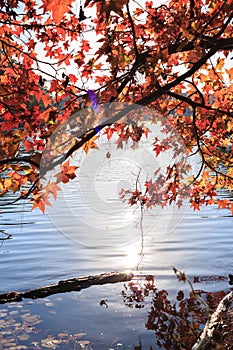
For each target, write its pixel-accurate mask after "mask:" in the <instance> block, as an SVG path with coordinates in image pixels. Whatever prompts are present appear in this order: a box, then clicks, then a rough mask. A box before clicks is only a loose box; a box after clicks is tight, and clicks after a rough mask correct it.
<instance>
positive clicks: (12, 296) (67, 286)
mask: <svg viewBox="0 0 233 350" xmlns="http://www.w3.org/2000/svg"><path fill="white" fill-rule="evenodd" d="M132 278H133V274H132V273H131V272H129V273H127V272H110V273H103V274H101V275H95V276H88V277H79V278H71V279H67V280H64V281H59V282H58V283H54V284H50V285H48V286H45V287H41V288H36V289H32V290H29V291H27V292H19V293H18V292H9V293H4V294H0V304H5V303H9V302H15V301H22V300H23V299H25V298H26V299H37V298H46V297H48V296H49V295H54V294H58V293H66V292H73V291H76V292H79V291H80V290H81V289H85V288H89V287H91V286H96V285H103V284H107V283H118V282H126V281H130V280H131V279H132Z"/></svg>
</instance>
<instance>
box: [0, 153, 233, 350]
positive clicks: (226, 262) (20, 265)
mask: <svg viewBox="0 0 233 350" xmlns="http://www.w3.org/2000/svg"><path fill="white" fill-rule="evenodd" d="M91 157H92V158H91V160H90V163H88V162H87V166H89V170H88V168H87V169H85V164H84V165H83V167H82V171H80V175H79V176H78V177H77V178H76V179H75V180H74V181H72V183H69V184H68V185H67V187H65V188H66V192H64V191H63V192H60V193H59V198H58V200H57V202H56V203H54V204H53V208H48V215H43V214H42V213H40V212H39V210H34V211H32V212H31V205H30V203H17V204H14V205H9V206H7V207H5V208H4V211H2V212H1V213H0V216H1V227H0V229H1V231H0V232H1V238H3V237H6V234H7V233H8V234H11V235H12V236H11V239H8V240H4V241H2V244H1V247H0V276H1V284H0V293H4V292H9V291H26V290H29V289H32V288H36V287H40V286H44V285H48V284H50V283H55V282H58V281H59V280H62V279H66V278H70V277H79V276H88V275H95V274H99V273H104V272H111V271H121V272H122V271H126V270H130V271H133V273H134V275H135V276H134V278H133V282H132V283H131V284H128V283H127V282H126V283H118V284H109V285H104V286H93V287H90V288H88V289H84V290H82V291H80V292H71V293H66V294H57V295H54V296H50V297H48V298H45V299H38V300H25V301H23V302H20V303H12V304H4V305H1V311H0V327H1V334H0V349H9V350H17V349H37V350H39V349H47V348H50V349H62V350H64V349H69V350H72V349H88V350H90V349H97V350H98V349H101V350H107V349H108V350H111V349H114V350H117V349H122V350H123V349H140V347H139V346H141V349H148V350H149V349H160V348H163V346H162V345H161V347H160V346H159V345H158V343H157V338H156V337H157V335H156V332H155V331H154V330H152V329H149V327H146V326H145V325H146V323H147V322H148V313H149V311H150V310H151V307H152V306H151V305H152V297H153V290H150V291H149V292H148V293H144V292H145V289H143V288H144V286H145V283H147V277H146V276H148V275H150V278H152V279H153V280H154V283H155V286H156V288H157V289H158V290H166V291H167V292H168V294H169V298H170V299H171V300H173V301H174V300H176V295H177V292H178V291H179V290H181V289H182V290H183V291H184V293H186V294H187V295H188V293H189V291H190V288H189V286H188V285H187V284H185V283H183V282H179V281H178V280H177V278H176V276H175V275H174V272H173V270H172V268H171V266H172V265H175V267H177V268H179V269H181V270H183V271H185V273H186V274H187V276H189V278H190V280H192V281H193V279H194V277H196V281H197V277H198V282H199V283H197V284H194V288H197V289H200V290H205V291H213V292H217V291H222V290H228V288H229V286H228V283H227V277H228V274H229V273H232V271H233V259H232V247H233V236H232V227H233V218H232V216H231V215H230V212H229V211H227V210H218V209H217V208H216V207H214V206H212V207H206V208H203V210H201V211H200V212H193V211H192V210H190V209H189V208H188V205H185V206H184V207H183V208H182V209H181V210H178V209H176V208H170V209H164V210H162V209H160V208H159V209H155V210H151V211H148V212H147V213H145V214H144V217H143V219H142V220H141V212H140V208H132V207H129V206H128V205H127V204H126V203H122V202H121V200H120V199H119V198H118V195H117V193H118V192H119V190H120V189H121V188H122V187H124V186H125V187H127V186H129V185H132V181H135V176H137V174H136V168H135V171H134V169H133V170H132V168H131V171H130V174H131V175H132V176H129V174H128V173H127V168H128V161H127V159H126V160H124V159H123V160H122V157H121V168H120V170H119V168H118V169H117V168H116V163H115V162H114V161H111V159H110V160H109V159H106V157H105V160H102V163H101V164H102V165H101V167H100V168H99V167H98V164H99V162H100V158H98V159H97V160H96V163H95V160H94V158H93V157H94V156H91ZM131 159H132V157H131ZM88 164H89V165H88ZM90 164H91V166H90ZM90 169H92V170H90ZM93 169H94V170H95V171H93ZM135 174H136V175H135ZM93 184H94V185H93ZM220 195H221V196H223V197H228V196H229V194H228V193H225V192H222V193H220ZM8 199H9V200H10V196H9V198H8ZM1 200H2V201H3V199H1ZM5 200H6V199H5V198H4V201H5ZM152 289H153V288H152ZM142 290H143V291H144V292H143V293H144V294H143V298H141V299H140V298H139V299H140V300H139V299H138V300H136V299H135V298H132V297H131V296H132V293H134V296H135V295H137V296H142V293H141V291H142ZM140 293H141V294H140ZM101 300H104V301H106V304H103V305H101V303H100V302H101ZM150 347H151V348H150ZM164 348H166V347H165V346H164Z"/></svg>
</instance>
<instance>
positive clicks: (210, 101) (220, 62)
mask: <svg viewBox="0 0 233 350" xmlns="http://www.w3.org/2000/svg"><path fill="white" fill-rule="evenodd" d="M232 10H233V2H232V0H219V1H214V0H205V1H204V0H198V1H197V0H178V1H173V0H170V1H167V2H163V1H161V2H159V3H157V2H153V1H146V2H144V1H143V2H137V1H134V0H130V1H128V0H120V1H113V0H107V1H103V0H86V1H85V3H84V4H82V5H80V4H79V3H76V2H75V1H73V0H64V1H58V0H41V1H37V0H3V1H1V5H0V23H1V26H0V58H1V60H0V62H1V63H0V80H1V86H0V109H1V122H0V170H1V178H0V192H1V195H2V196H4V195H5V194H7V193H8V192H13V193H15V194H17V196H16V197H15V198H14V201H17V200H19V199H29V200H32V201H33V208H35V207H39V208H40V209H41V210H42V211H44V209H45V206H46V205H50V202H49V198H50V197H51V196H53V197H54V198H56V196H57V191H58V190H59V189H60V187H59V183H61V182H63V183H67V182H69V180H70V179H72V178H74V177H75V176H76V175H75V171H76V170H77V167H76V166H74V165H70V163H69V157H70V156H72V154H74V153H75V152H76V151H77V150H78V149H80V148H81V147H83V149H84V151H85V152H86V153H87V152H88V151H89V149H90V148H97V144H96V142H95V139H96V138H97V137H98V135H99V134H101V133H102V135H105V136H106V137H107V139H108V140H111V139H112V137H113V135H115V136H117V137H118V141H117V147H124V144H125V143H127V142H129V141H131V142H132V143H133V145H134V146H135V144H137V143H139V142H140V140H141V138H142V137H143V136H145V137H146V136H148V132H149V130H148V128H146V127H145V126H144V125H143V124H140V120H138V122H137V121H136V123H134V124H127V123H125V122H124V123H122V122H121V118H122V116H123V115H124V114H127V113H128V114H129V115H130V112H132V111H133V112H134V113H135V104H136V105H141V106H148V107H149V110H150V111H152V113H155V112H156V113H159V115H160V116H162V118H164V121H165V123H166V125H169V126H170V127H171V130H173V133H176V134H178V135H179V136H180V137H181V139H182V142H183V143H184V145H185V147H186V149H185V151H184V150H182V152H185V154H186V156H187V157H188V156H191V155H192V154H194V153H199V157H200V160H201V166H200V169H199V171H198V173H197V174H194V175H193V176H192V177H191V179H189V181H188V182H187V179H186V180H185V178H184V174H185V172H187V168H184V167H183V165H182V164H179V166H177V164H170V165H169V166H168V167H167V169H166V174H158V173H156V175H155V177H154V178H152V179H148V181H147V183H146V184H145V192H144V193H141V192H140V191H139V190H138V189H137V188H136V189H124V190H122V192H121V196H122V198H123V199H124V200H128V202H129V203H130V204H140V205H143V206H147V207H152V206H153V205H158V204H159V205H162V206H165V205H168V204H171V203H173V202H176V203H177V204H178V205H179V206H180V205H182V202H183V199H184V198H187V197H188V198H189V200H190V205H191V207H193V208H194V209H198V210H199V209H200V207H201V206H202V205H209V204H214V203H216V204H217V205H218V207H219V208H229V209H230V210H231V211H232V212H233V203H232V202H231V201H229V200H227V199H219V198H217V199H216V191H217V190H218V189H221V188H226V189H227V190H229V191H232V189H233V182H232V179H233V152H232V147H231V145H232V131H233V121H232V116H233V100H232V92H233V90H232V89H233V87H232V84H231V82H232V78H233V67H232V61H231V58H232V57H231V51H232V49H233V37H232V34H233V30H232V29H233V26H232V19H233V11H232ZM93 37H94V38H95V39H94V40H93ZM95 41H96V42H95ZM71 67H72V68H71ZM93 86H94V89H93ZM90 89H92V90H93V91H92V92H93V93H90ZM88 92H89V93H88ZM93 94H94V96H97V97H98V101H99V105H101V104H103V103H113V102H120V103H121V105H122V108H121V110H119V108H115V110H114V108H113V111H112V112H111V117H109V118H108V116H107V115H106V109H105V110H104V111H102V112H101V108H100V111H97V108H98V106H97V103H96V101H94V103H93ZM91 100H92V101H91ZM125 104H127V105H125ZM91 105H92V107H90V106H91ZM130 106H132V107H130ZM88 107H89V108H88ZM79 112H81V113H79ZM71 115H73V116H74V115H77V117H75V118H73V119H72V122H74V125H72V126H71V125H70V124H71V122H70V121H69V117H70V116H71ZM139 119H140V118H139ZM103 120H104V121H105V122H104V123H103ZM98 124H99V125H98ZM63 125H64V132H63V133H61V129H58V127H60V128H61V127H63ZM94 125H95V127H94ZM96 125H98V126H96ZM67 127H69V129H71V131H72V132H71V133H70V134H69V135H68V133H67V132H65V131H66V130H67V129H65V128H67ZM57 130H59V132H58V131H57ZM74 131H75V135H73V133H74ZM51 135H52V136H53V135H55V136H56V137H55V139H56V141H54V143H53V140H54V139H53V138H51ZM71 136H72V137H71ZM51 139H52V140H51ZM171 140H173V141H171ZM55 143H56V144H55ZM171 144H172V146H173V149H175V152H177V153H179V151H180V149H179V147H178V146H177V145H176V144H175V143H174V137H173V139H172V136H168V137H167V138H165V139H164V140H163V141H160V140H159V139H155V140H154V156H155V157H157V156H158V155H159V154H161V153H163V152H165V151H166V150H167V149H169V147H171ZM55 146H56V147H55ZM53 147H54V148H56V151H51V150H52V149H53ZM46 150H47V153H46ZM48 150H49V151H48ZM96 152H97V151H96ZM42 154H43V156H42ZM44 154H46V157H45V156H44ZM108 157H110V154H108ZM43 159H44V163H43ZM45 160H46V162H47V163H46V164H45ZM41 161H42V163H43V167H42V168H43V170H42V173H40V163H41ZM62 163H63V164H62ZM48 164H50V165H48ZM55 165H59V167H60V168H59V169H60V170H59V171H58V172H57V174H56V176H55V178H54V179H53V181H49V182H48V183H47V184H46V185H45V186H43V189H42V188H41V186H40V177H43V175H45V173H46V171H48V170H49V169H50V168H51V167H52V166H55ZM177 169H179V170H177ZM77 171H78V170H77ZM158 193H159V195H160V197H159V198H158ZM6 204H8V203H6Z"/></svg>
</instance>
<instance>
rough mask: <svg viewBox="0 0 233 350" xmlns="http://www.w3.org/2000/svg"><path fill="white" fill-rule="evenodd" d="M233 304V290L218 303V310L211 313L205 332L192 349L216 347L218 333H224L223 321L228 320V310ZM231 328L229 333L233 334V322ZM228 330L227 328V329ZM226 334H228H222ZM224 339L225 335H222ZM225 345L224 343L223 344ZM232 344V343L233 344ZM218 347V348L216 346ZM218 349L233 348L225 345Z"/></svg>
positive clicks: (202, 349) (201, 349) (203, 349)
mask: <svg viewBox="0 0 233 350" xmlns="http://www.w3.org/2000/svg"><path fill="white" fill-rule="evenodd" d="M232 304H233V292H230V293H228V294H227V295H226V296H225V297H224V298H223V299H222V300H221V301H220V303H219V304H218V307H217V309H216V311H215V312H214V313H213V314H212V315H211V317H210V319H209V321H208V322H207V323H206V325H205V328H204V329H203V332H202V333H201V335H200V338H199V339H198V341H197V342H196V344H194V346H193V347H192V350H207V349H215V347H214V345H215V344H216V343H217V342H216V341H215V335H216V333H220V334H221V333H223V326H224V325H223V323H224V321H225V320H228V318H229V317H227V315H226V314H227V312H228V311H229V310H230V308H231V306H232ZM230 328H231V330H229V334H232V324H231V327H230ZM225 331H226V330H225ZM222 335H224V336H226V334H222ZM220 338H221V337H220ZM222 338H223V339H222V340H224V337H222ZM222 345H223V344H222ZM231 345H232V344H231ZM216 349H217V348H216ZM218 349H232V348H228V347H225V346H224V345H223V347H222V348H219V347H218Z"/></svg>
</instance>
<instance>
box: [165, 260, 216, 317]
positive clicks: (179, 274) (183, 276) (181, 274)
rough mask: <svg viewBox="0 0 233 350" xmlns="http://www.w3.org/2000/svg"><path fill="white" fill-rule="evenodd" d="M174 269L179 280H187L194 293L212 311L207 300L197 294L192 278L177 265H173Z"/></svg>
mask: <svg viewBox="0 0 233 350" xmlns="http://www.w3.org/2000/svg"><path fill="white" fill-rule="evenodd" d="M172 269H173V271H174V272H175V274H176V277H177V278H178V280H179V281H183V282H187V283H188V284H189V286H190V288H191V290H192V293H193V296H194V297H195V298H196V299H197V300H199V301H200V302H201V303H202V304H203V305H204V306H205V308H206V310H207V311H208V312H209V311H210V307H209V305H208V304H207V303H206V302H205V300H204V299H203V298H202V297H201V296H200V295H199V294H197V292H196V291H195V290H194V288H193V285H192V283H191V281H190V279H189V278H188V276H186V274H185V273H184V272H183V271H181V270H178V269H177V268H176V267H175V266H172Z"/></svg>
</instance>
